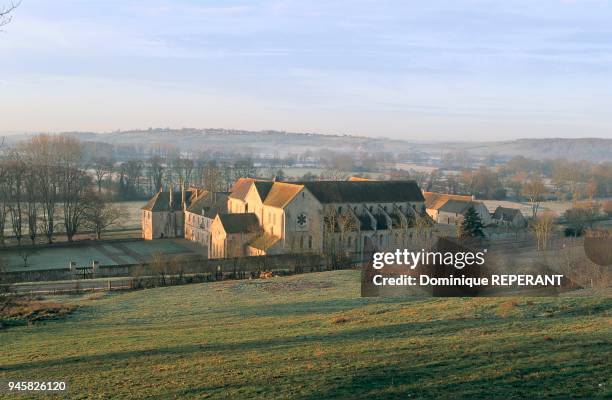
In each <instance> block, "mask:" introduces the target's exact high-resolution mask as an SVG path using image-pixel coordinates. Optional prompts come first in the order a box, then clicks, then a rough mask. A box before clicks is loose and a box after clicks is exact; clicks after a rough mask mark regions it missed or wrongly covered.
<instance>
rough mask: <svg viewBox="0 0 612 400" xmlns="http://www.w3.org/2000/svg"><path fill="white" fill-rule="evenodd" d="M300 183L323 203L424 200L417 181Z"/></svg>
mask: <svg viewBox="0 0 612 400" xmlns="http://www.w3.org/2000/svg"><path fill="white" fill-rule="evenodd" d="M300 184H301V185H303V186H305V187H306V188H307V189H308V190H309V191H310V192H311V193H312V194H313V195H314V196H315V197H316V198H317V200H319V201H320V202H321V203H394V202H405V201H424V198H423V194H422V193H421V190H420V189H419V186H418V185H417V183H416V182H415V181H314V182H301V183H300Z"/></svg>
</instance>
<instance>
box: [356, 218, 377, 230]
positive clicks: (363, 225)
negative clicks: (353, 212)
mask: <svg viewBox="0 0 612 400" xmlns="http://www.w3.org/2000/svg"><path fill="white" fill-rule="evenodd" d="M357 219H359V230H361V231H372V230H374V228H373V227H372V220H371V219H370V217H369V216H367V215H358V216H357Z"/></svg>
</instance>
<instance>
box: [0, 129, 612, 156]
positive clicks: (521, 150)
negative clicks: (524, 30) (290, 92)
mask: <svg viewBox="0 0 612 400" xmlns="http://www.w3.org/2000/svg"><path fill="white" fill-rule="evenodd" d="M66 134H68V135H71V136H74V137H77V138H79V139H80V140H81V141H89V142H103V143H108V144H113V145H132V146H136V147H138V148H141V149H143V150H146V149H151V148H156V147H160V146H161V147H163V146H176V147H177V148H178V149H180V150H181V151H183V152H232V153H244V154H258V155H278V156H283V155H286V154H290V153H294V154H298V153H303V152H305V151H306V150H311V151H313V152H316V151H320V150H323V149H328V150H334V151H339V152H360V151H363V152H391V153H395V154H400V153H404V154H421V155H428V156H431V157H440V155H441V154H442V153H446V152H453V151H465V152H467V153H469V154H470V155H471V156H473V157H475V158H485V157H488V156H492V155H493V156H496V157H498V158H511V157H514V156H517V155H522V156H525V157H528V158H533V159H546V158H567V159H570V160H574V161H577V160H587V161H593V162H602V161H612V139H599V138H588V139H560V138H555V139H518V140H510V141H492V142H442V141H434V140H428V141H414V140H397V139H386V138H370V137H363V136H350V135H320V134H315V133H291V132H281V131H242V130H226V129H189V128H185V129H148V130H134V131H121V132H112V133H92V132H69V133H66ZM23 138H24V136H23V135H21V136H9V137H8V139H9V143H10V142H14V141H16V140H18V139H23Z"/></svg>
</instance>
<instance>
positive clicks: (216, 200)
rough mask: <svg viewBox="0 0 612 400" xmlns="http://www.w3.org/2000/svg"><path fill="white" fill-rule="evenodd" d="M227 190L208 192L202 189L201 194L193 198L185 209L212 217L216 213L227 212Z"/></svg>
mask: <svg viewBox="0 0 612 400" xmlns="http://www.w3.org/2000/svg"><path fill="white" fill-rule="evenodd" d="M228 194H229V193H227V192H215V193H213V192H209V191H204V193H203V194H201V195H200V196H198V197H197V198H195V199H194V200H193V202H192V203H191V206H189V207H188V208H187V211H189V212H190V213H193V214H197V215H203V216H205V217H208V218H214V217H216V216H217V214H222V213H226V212H227V196H228Z"/></svg>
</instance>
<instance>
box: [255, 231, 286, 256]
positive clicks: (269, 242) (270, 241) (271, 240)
mask: <svg viewBox="0 0 612 400" xmlns="http://www.w3.org/2000/svg"><path fill="white" fill-rule="evenodd" d="M279 240H280V238H279V237H278V236H273V235H271V234H269V233H268V232H264V233H263V234H261V235H259V236H256V237H254V238H253V239H252V240H251V241H250V242H249V243H247V244H248V245H249V246H251V247H253V248H255V249H258V250H263V251H267V250H268V249H269V248H270V247H272V246H274V245H275V244H276V243H278V241H279Z"/></svg>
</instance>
